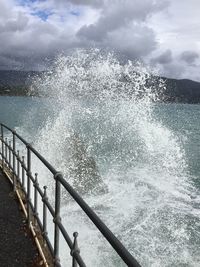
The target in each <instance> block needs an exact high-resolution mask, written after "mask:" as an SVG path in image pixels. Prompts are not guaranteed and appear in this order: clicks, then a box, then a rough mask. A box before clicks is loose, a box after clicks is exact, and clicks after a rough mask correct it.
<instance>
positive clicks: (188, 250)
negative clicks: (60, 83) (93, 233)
mask: <svg viewBox="0 0 200 267" xmlns="http://www.w3.org/2000/svg"><path fill="white" fill-rule="evenodd" d="M50 102H51V101H50ZM50 102H49V100H45V99H41V98H28V97H4V96H1V97H0V121H1V122H3V123H5V124H6V125H8V126H9V127H11V128H16V129H17V130H18V131H19V132H20V133H21V134H22V135H23V136H25V137H26V139H27V140H28V141H29V142H33V144H35V146H36V147H38V144H39V142H38V140H37V134H38V136H40V137H41V136H42V135H41V132H42V131H44V128H45V127H46V126H45V125H46V124H47V122H48V121H49V120H50V118H51V119H52V120H53V122H54V123H56V119H57V116H58V114H56V113H55V112H52V109H51V105H50ZM87 105H88V104H87ZM113 108H114V111H115V112H116V110H115V108H116V107H113ZM94 109H96V105H90V112H97V111H94ZM109 109H110V106H109ZM100 110H101V116H100V117H99V116H96V117H95V119H93V121H92V122H91V121H90V120H91V118H90V116H89V115H88V114H86V115H85V116H84V114H83V113H82V115H81V118H80V117H78V114H79V116H80V113H79V112H78V113H77V114H76V113H74V114H73V123H72V124H70V125H71V126H72V127H73V128H74V129H75V130H76V131H78V132H79V134H80V136H81V137H82V140H84V142H85V143H86V144H87V147H90V149H89V150H88V151H90V154H91V155H92V156H93V157H94V158H95V160H96V162H97V166H98V168H99V170H100V174H101V175H102V177H103V179H104V181H105V183H106V184H107V186H108V188H109V189H110V186H113V187H115V188H114V189H113V192H112V193H113V194H116V199H115V198H113V197H112V196H110V195H109V194H107V195H105V196H104V197H102V196H101V197H100V198H98V201H102V204H101V205H102V206H104V209H108V210H110V209H111V207H112V208H113V209H112V210H110V211H109V212H108V214H109V216H107V215H106V214H104V215H102V214H101V211H100V210H99V208H98V205H97V203H96V202H95V201H94V203H93V201H91V197H90V198H89V201H90V202H91V203H90V204H92V205H93V206H94V208H95V207H96V209H97V212H99V213H100V215H101V216H102V217H103V219H104V221H106V222H107V223H108V225H109V224H110V227H111V228H113V230H114V232H116V231H117V230H120V231H122V229H123V227H125V228H126V230H124V232H123V231H122V233H124V234H122V233H120V235H119V236H120V237H121V239H122V240H123V241H124V242H125V244H126V246H128V247H129V249H130V250H131V251H132V252H133V255H137V256H136V257H137V259H138V260H139V261H140V262H141V264H143V266H195V267H196V266H200V259H199V256H198V255H199V252H198V249H199V246H200V238H199V237H200V236H199V235H200V234H199V225H200V221H199V191H200V182H199V173H200V152H199V151H200V149H199V148H200V143H199V139H200V138H199V134H200V125H199V117H200V106H199V105H187V104H153V111H152V113H151V120H153V122H152V123H155V121H156V123H157V125H155V127H158V128H157V130H156V129H154V128H153V130H152V129H151V127H152V125H151V127H150V126H149V125H143V127H144V132H145V131H146V130H147V129H148V133H147V136H148V137H147V136H146V137H145V138H148V139H149V140H150V139H151V138H153V137H152V136H151V135H154V134H156V135H157V136H156V138H155V140H153V141H152V143H151V145H149V147H148V144H146V148H144V144H143V142H144V137H142V136H140V135H139V133H138V132H136V130H135V129H133V130H132V131H131V133H130V129H128V130H127V131H125V132H123V130H122V129H120V127H124V124H123V123H122V121H120V120H118V121H115V122H114V123H111V121H112V119H113V118H114V117H113V118H112V112H113V110H112V112H111V111H110V110H109V112H108V110H106V107H104V108H103V107H100ZM103 110H104V112H103ZM123 112H124V111H123ZM128 112H129V111H128ZM93 114H94V113H93ZM109 114H110V116H111V120H108V121H107V122H106V123H105V121H104V123H102V122H101V123H100V121H101V119H102V118H101V117H103V120H104V119H105V118H104V116H108V115H109ZM128 114H129V113H127V114H126V115H127V116H129V115H128ZM118 115H119V114H118ZM123 118H124V117H123ZM80 119H81V120H80ZM99 120H100V121H99ZM81 121H82V127H81ZM145 123H147V122H145ZM100 126H101V127H103V128H102V129H101V128H100ZM108 126H109V127H108ZM126 127H127V128H129V127H130V125H126ZM50 128H51V127H50ZM97 128H98V131H97ZM117 129H118V132H116V131H117ZM163 129H165V130H164V132H163ZM166 129H167V131H168V132H167V134H166ZM46 130H47V129H46ZM48 130H49V129H48ZM52 130H53V131H55V129H52ZM105 130H106V131H107V133H105V132H104V133H103V134H102V131H105ZM154 130H155V132H154ZM45 134H46V135H48V131H46V132H45ZM133 134H135V136H133ZM163 134H164V135H166V136H164V141H163ZM49 135H50V133H49ZM168 135H171V137H170V136H168ZM103 136H104V137H103ZM105 136H106V137H105ZM172 136H173V138H174V139H173V140H172V142H170V138H172ZM53 137H54V138H55V137H56V136H55V135H53ZM43 138H44V137H43ZM51 138H52V136H51V137H50V139H51ZM61 138H63V135H62V137H61ZM101 138H103V140H101V143H100V139H101ZM128 138H131V139H132V140H128ZM159 138H160V139H159ZM142 139H143V141H141V140H142ZM43 140H45V139H43ZM174 140H175V141H174ZM165 141H166V144H164V145H163V142H165ZM136 144H137V145H136ZM131 145H133V147H130V146H131ZM174 145H175V146H177V147H176V149H175V150H174V151H173V148H170V149H172V154H173V153H175V154H174V155H170V157H169V159H170V158H171V157H173V158H172V162H170V164H171V165H167V162H165V161H166V159H167V157H168V156H166V155H165V152H163V151H162V153H161V154H159V151H157V149H156V146H158V148H161V149H163V146H164V149H165V148H166V147H167V149H168V151H166V153H171V152H170V150H169V146H174ZM134 146H135V149H136V150H137V156H136V155H135V154H134V153H135V151H134ZM152 146H155V147H152ZM52 147H53V145H52ZM42 148H44V147H43V146H40V147H38V149H39V150H40V152H41V153H42V154H44V155H45V156H46V157H47V158H49V160H50V161H52V158H53V157H54V156H55V154H54V153H53V152H52V151H53V150H51V151H50V153H53V155H52V156H49V155H48V154H47V151H46V149H44V151H43V149H42ZM144 149H146V151H143V150H144ZM147 150H148V151H147ZM149 151H151V154H149ZM152 151H153V152H152ZM155 151H156V152H155ZM144 152H145V153H144ZM147 154H149V156H150V160H151V161H149V160H148V158H147ZM133 155H134V158H135V160H134V161H132V160H129V159H130V158H133ZM61 156H62V157H63V154H61ZM164 156H166V158H165V159H164V161H163V162H162V160H161V159H160V157H164ZM63 161H65V160H64V159H63ZM173 161H175V162H174V163H177V162H179V164H178V165H176V166H174V165H173ZM176 161H177V162H176ZM162 164H163V165H162ZM172 165H173V166H172ZM55 167H57V168H59V167H60V166H55ZM179 168H180V169H179ZM166 172H168V174H167V175H166ZM156 175H157V176H158V177H156V178H155V176H156ZM161 175H163V176H164V177H165V179H171V180H173V179H174V182H173V183H172V184H170V182H169V181H166V183H165V182H163V180H162V179H163V178H162V177H161ZM108 176H110V177H111V178H110V177H109V178H108ZM146 176H150V177H151V179H149V178H148V179H147V177H146ZM168 176H170V177H168ZM173 176H174V177H175V178H174V177H173ZM182 176H184V179H183V177H182ZM114 177H115V178H114ZM133 177H135V178H134V179H133ZM144 177H145V178H144ZM158 178H159V179H160V184H159V180H158ZM106 179H108V180H107V181H106ZM109 179H113V181H110V180H109ZM153 179H155V181H153ZM179 179H180V184H178V183H179ZM112 182H113V183H112ZM109 183H111V185H109ZM117 183H119V186H120V190H121V192H119V191H118V190H119V189H118V185H117ZM168 185H169V188H167V187H168ZM148 187H149V188H148ZM123 190H124V192H125V193H124V194H123V192H122V191H123ZM131 190H133V194H134V192H136V191H137V196H136V198H135V197H133V196H132V193H131ZM135 190H136V191H135ZM168 190H169V191H170V190H171V192H169V191H168ZM138 191H139V193H138ZM176 194H177V196H176ZM130 196H132V197H131V198H130ZM138 197H141V198H143V199H139V200H138V199H137V198H138ZM127 198H128V199H127ZM134 200H135V201H136V202H139V205H140V207H139V208H138V207H137V205H136V204H135V203H132V204H133V205H132V206H133V210H131V204H130V201H134ZM159 201H166V203H164V208H163V207H161V206H162V205H161V204H160V203H159ZM106 202H108V205H106ZM171 202H172V203H171ZM127 203H128V204H127ZM120 205H121V207H120ZM144 205H147V206H149V205H150V206H151V208H150V210H149V211H146V209H145V208H144ZM176 205H178V206H176ZM152 206H153V207H152ZM117 207H118V208H119V210H118V212H116V211H115V209H116V208H117ZM177 208H178V209H177ZM121 209H122V210H121ZM123 209H126V211H123ZM181 209H182V210H181ZM114 212H116V214H113V213H114ZM123 213H124V214H123ZM129 213H130V218H129V219H130V220H127V218H128V216H129V215H128V214H129ZM112 215H113V219H112V217H111V216H112ZM120 216H121V219H122V222H123V223H122V222H121V221H120ZM145 216H147V217H146V218H145ZM155 216H156V218H155ZM123 217H124V218H123ZM112 220H116V222H118V223H119V224H122V225H123V227H122V225H121V226H120V227H119V229H117V228H115V227H114V226H113V223H114V221H112ZM152 220H153V221H152ZM109 221H110V222H109ZM146 221H147V222H146ZM125 222H126V223H125ZM145 222H146V223H145ZM152 223H153V224H155V225H152ZM135 224H137V227H136V226H135ZM131 225H132V226H134V227H133V228H132V227H131ZM127 229H129V230H128V234H126V231H127ZM131 229H132V230H131ZM130 231H132V232H133V233H132V234H133V236H134V244H135V246H133V244H131V243H132V242H131V240H130V238H129V236H131V234H130ZM164 233H165V234H164ZM148 235H149V236H148ZM137 239H138V240H137ZM137 241H138V242H137ZM90 242H92V241H90ZM143 251H145V253H143ZM86 254H87V253H86ZM178 255H179V257H178ZM155 257H156V258H155ZM91 266H92V265H91ZM109 266H110V265H109ZM113 266H114V265H113ZM119 266H123V265H119Z"/></svg>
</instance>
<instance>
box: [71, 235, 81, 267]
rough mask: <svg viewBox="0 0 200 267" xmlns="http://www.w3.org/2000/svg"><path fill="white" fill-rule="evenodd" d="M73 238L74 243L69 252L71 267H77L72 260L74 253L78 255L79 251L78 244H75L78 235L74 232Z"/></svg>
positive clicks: (73, 259) (74, 260) (75, 262)
mask: <svg viewBox="0 0 200 267" xmlns="http://www.w3.org/2000/svg"><path fill="white" fill-rule="evenodd" d="M73 237H74V243H73V247H72V250H71V256H72V267H77V266H78V264H77V261H76V259H75V258H74V253H80V249H79V248H78V242H77V237H78V233H77V232H74V233H73Z"/></svg>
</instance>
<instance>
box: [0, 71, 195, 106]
mask: <svg viewBox="0 0 200 267" xmlns="http://www.w3.org/2000/svg"><path fill="white" fill-rule="evenodd" d="M43 73H44V72H36V71H15V70H0V95H1V96H36V97H40V96H39V95H37V92H34V91H33V92H32V91H30V86H31V81H32V80H33V78H34V77H39V76H41V75H42V74H43ZM160 78H161V79H162V80H163V81H164V84H165V86H166V89H165V90H164V91H163V90H162V88H161V91H160V94H159V92H158V96H159V97H160V99H161V102H163V103H182V104H200V83H199V82H195V81H192V80H187V79H183V80H177V79H169V78H165V77H158V76H152V79H149V80H147V81H146V83H147V85H146V86H148V85H149V86H151V85H153V87H154V90H155V88H160V87H159V80H160ZM124 82H126V77H125V78H124ZM132 93H134V89H133V92H132ZM156 93H157V92H156Z"/></svg>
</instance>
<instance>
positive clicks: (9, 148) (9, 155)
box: [8, 141, 12, 169]
mask: <svg viewBox="0 0 200 267" xmlns="http://www.w3.org/2000/svg"><path fill="white" fill-rule="evenodd" d="M8 157H9V160H8V162H9V163H8V165H9V168H10V169H11V166H12V165H11V141H9V147H8Z"/></svg>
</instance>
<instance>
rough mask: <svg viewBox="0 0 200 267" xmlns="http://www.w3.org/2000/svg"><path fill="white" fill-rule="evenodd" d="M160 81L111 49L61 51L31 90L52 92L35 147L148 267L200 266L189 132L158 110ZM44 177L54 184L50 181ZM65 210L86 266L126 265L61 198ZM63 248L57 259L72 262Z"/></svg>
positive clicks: (75, 209)
mask: <svg viewBox="0 0 200 267" xmlns="http://www.w3.org/2000/svg"><path fill="white" fill-rule="evenodd" d="M154 79H155V78H153V76H152V75H151V73H150V72H149V70H148V69H147V68H145V67H144V66H142V64H140V63H137V62H135V63H133V62H130V61H129V62H127V64H123V65H122V64H120V62H119V61H118V60H117V59H116V58H115V56H114V55H113V54H112V53H111V54H109V53H108V54H106V55H102V53H100V52H99V51H98V50H91V51H89V52H88V51H83V50H77V51H76V52H75V53H73V54H72V55H70V56H68V57H64V56H61V57H59V58H58V59H57V61H56V62H55V65H54V67H53V68H52V70H50V71H49V72H47V73H45V74H44V75H43V76H42V77H37V78H36V79H35V80H34V81H33V87H32V88H33V90H36V91H37V93H38V94H39V95H40V96H41V97H47V100H46V102H44V104H45V105H46V106H47V114H46V120H45V123H43V124H42V125H41V126H40V128H39V130H38V133H37V139H36V140H35V141H34V146H35V147H36V148H37V149H38V150H39V151H40V152H41V154H42V155H44V156H45V158H46V159H47V160H48V161H49V162H50V163H51V164H52V165H53V166H55V168H56V169H58V170H60V171H62V172H63V174H64V176H65V177H66V179H67V181H68V182H69V183H70V184H71V185H72V186H73V187H74V188H75V189H76V190H77V191H78V192H79V193H80V194H81V195H82V197H83V198H84V200H85V201H86V202H87V203H88V204H89V205H90V206H91V207H92V208H94V209H95V211H96V212H97V214H98V215H99V216H100V218H101V219H102V220H103V221H104V222H105V223H106V224H107V225H108V227H109V228H110V229H111V230H112V231H113V232H114V233H115V234H116V236H117V237H118V238H119V239H120V240H121V241H122V243H123V244H124V245H125V246H126V247H127V248H128V250H129V251H130V252H131V253H132V255H133V256H134V257H135V258H136V259H137V260H138V261H139V262H140V263H141V265H142V266H153V267H155V266H162V267H169V266H179V267H183V266H191V267H192V266H194V267H197V266H199V265H200V256H199V251H198V250H199V246H200V238H199V225H200V222H199V219H198V216H199V211H198V210H197V209H196V206H197V204H198V203H199V197H198V196H197V195H196V194H197V193H196V191H195V189H194V187H193V184H192V182H191V177H190V174H189V172H188V163H187V157H186V154H185V151H184V146H183V142H182V138H183V134H182V133H181V131H180V133H177V132H174V131H173V130H172V129H170V128H169V127H167V125H165V123H164V121H163V120H162V117H161V116H159V112H157V113H156V112H155V109H157V110H162V104H157V102H159V98H158V92H159V95H160V90H165V85H164V83H163V81H162V80H161V79H160V80H159V81H158V80H157V81H156V80H155V82H154ZM147 80H151V86H150V85H147ZM41 172H42V169H41ZM43 177H44V175H43ZM43 182H44V183H47V184H48V186H49V190H51V183H53V181H51V180H50V179H49V178H47V179H46V180H44V181H43ZM62 216H63V222H64V224H65V225H66V227H67V230H68V231H69V233H73V231H78V232H79V246H80V249H81V256H82V257H83V259H84V260H85V262H86V264H88V266H103V265H105V266H124V265H123V264H122V263H121V262H120V260H119V259H118V258H117V256H116V255H115V253H114V252H113V251H112V249H111V248H110V247H109V246H107V247H106V245H105V241H104V240H103V239H102V238H101V235H100V234H98V233H97V232H96V231H95V228H94V227H93V226H92V225H91V224H90V223H89V221H88V219H87V218H86V217H84V215H83V213H82V212H81V211H80V209H79V208H78V206H76V205H75V203H73V201H71V200H70V199H69V198H68V197H67V196H65V194H64V195H63V201H62ZM65 249H66V248H62V247H61V262H64V261H66V262H68V261H69V262H70V260H71V259H70V256H69V257H68V256H67V253H66V250H65ZM66 258H68V259H66Z"/></svg>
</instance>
